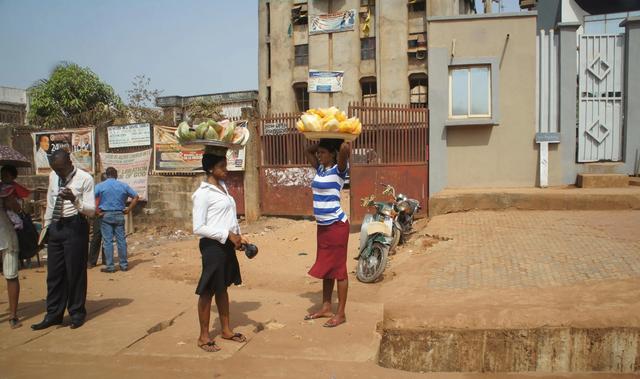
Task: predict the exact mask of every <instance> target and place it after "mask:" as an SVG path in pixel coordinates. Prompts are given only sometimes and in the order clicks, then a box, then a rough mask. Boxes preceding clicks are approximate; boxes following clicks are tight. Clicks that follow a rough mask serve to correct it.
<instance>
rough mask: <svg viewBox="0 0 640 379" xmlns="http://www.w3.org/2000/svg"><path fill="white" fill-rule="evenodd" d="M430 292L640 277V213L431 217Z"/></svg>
mask: <svg viewBox="0 0 640 379" xmlns="http://www.w3.org/2000/svg"><path fill="white" fill-rule="evenodd" d="M426 232H427V233H429V234H430V235H439V236H443V237H450V238H452V240H450V241H445V242H440V243H438V244H436V245H435V246H433V247H432V248H430V249H429V250H428V253H429V255H430V258H431V259H430V262H429V264H428V265H427V266H426V272H425V277H426V278H428V279H427V286H428V288H432V289H480V288H531V287H539V288H544V287H554V286H566V285H573V284H581V283H592V282H597V281H602V280H611V279H631V278H640V211H478V212H468V213H456V214H449V215H443V216H437V217H435V218H433V219H432V220H431V221H430V222H429V225H428V227H427V229H426Z"/></svg>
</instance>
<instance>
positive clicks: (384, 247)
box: [356, 195, 395, 283]
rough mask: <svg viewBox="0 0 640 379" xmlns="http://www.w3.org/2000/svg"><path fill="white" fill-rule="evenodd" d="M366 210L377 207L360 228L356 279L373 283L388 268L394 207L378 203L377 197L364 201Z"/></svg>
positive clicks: (365, 218) (366, 217)
mask: <svg viewBox="0 0 640 379" xmlns="http://www.w3.org/2000/svg"><path fill="white" fill-rule="evenodd" d="M362 206H363V207H365V208H368V207H375V209H376V212H375V213H374V214H367V215H366V216H365V217H364V220H363V221H362V227H361V228H360V249H359V254H358V256H357V257H356V259H357V260H358V265H357V267H356V277H357V278H358V280H359V281H361V282H363V283H373V282H375V281H376V280H377V279H378V278H379V277H380V275H382V273H383V272H384V269H385V268H386V267H387V260H388V258H389V251H390V250H391V244H392V242H393V237H392V232H393V217H394V216H395V215H394V205H393V204H392V203H385V202H377V201H375V196H374V195H371V196H369V197H368V198H364V199H362Z"/></svg>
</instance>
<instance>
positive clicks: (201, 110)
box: [186, 99, 224, 124]
mask: <svg viewBox="0 0 640 379" xmlns="http://www.w3.org/2000/svg"><path fill="white" fill-rule="evenodd" d="M186 108H187V115H188V116H189V119H191V121H192V122H193V123H194V124H196V123H199V122H202V121H206V120H214V121H220V120H222V119H224V115H223V114H222V108H221V107H220V104H218V103H216V102H213V101H211V100H205V99H196V100H194V101H192V102H190V103H189V104H188V105H187V107H186Z"/></svg>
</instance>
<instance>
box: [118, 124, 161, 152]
mask: <svg viewBox="0 0 640 379" xmlns="http://www.w3.org/2000/svg"><path fill="white" fill-rule="evenodd" d="M107 136H108V139H109V148H110V149H113V148H119V147H134V146H151V125H149V124H130V125H118V126H110V127H108V128H107Z"/></svg>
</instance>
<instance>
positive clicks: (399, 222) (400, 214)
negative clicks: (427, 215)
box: [382, 184, 422, 251]
mask: <svg viewBox="0 0 640 379" xmlns="http://www.w3.org/2000/svg"><path fill="white" fill-rule="evenodd" d="M384 186H385V189H384V191H382V193H383V194H384V195H388V196H391V198H392V199H393V210H394V213H395V217H394V220H393V221H394V222H393V231H392V237H393V242H392V246H391V250H392V251H393V249H394V248H395V247H396V246H398V245H400V244H403V243H405V242H406V240H407V237H408V236H409V235H410V234H411V233H412V232H413V220H414V217H415V215H416V213H418V212H419V211H420V210H421V209H422V207H421V206H420V202H419V201H418V200H415V199H410V198H408V197H407V196H405V195H403V194H398V195H396V190H395V188H394V187H393V186H391V185H389V184H386V185H384Z"/></svg>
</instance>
